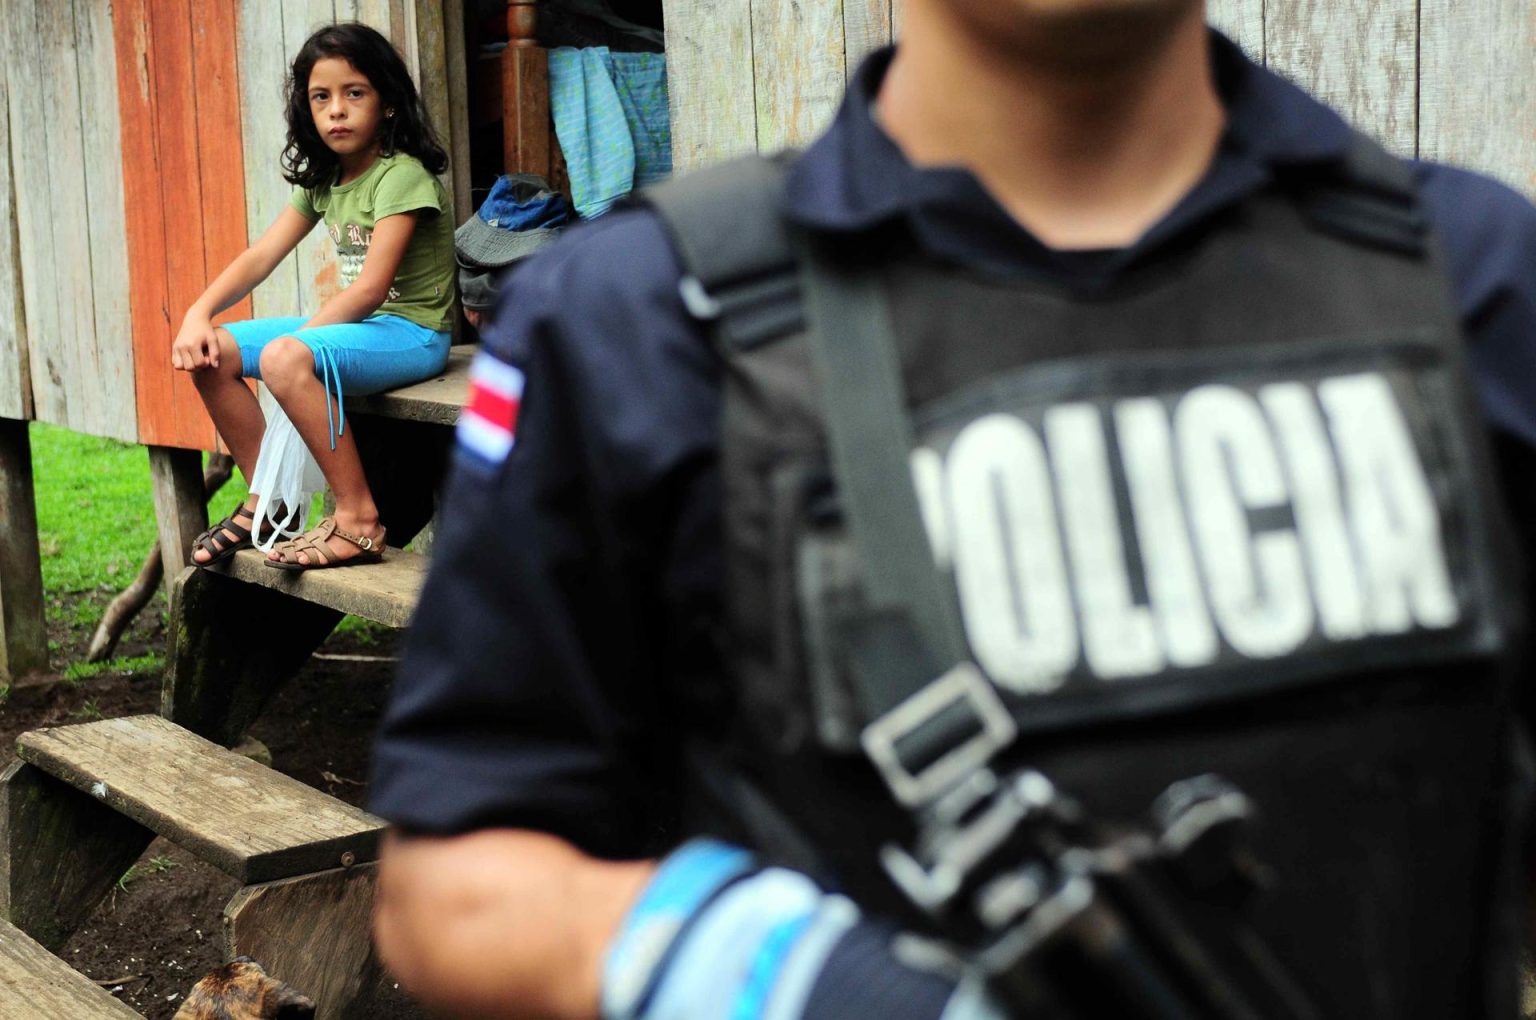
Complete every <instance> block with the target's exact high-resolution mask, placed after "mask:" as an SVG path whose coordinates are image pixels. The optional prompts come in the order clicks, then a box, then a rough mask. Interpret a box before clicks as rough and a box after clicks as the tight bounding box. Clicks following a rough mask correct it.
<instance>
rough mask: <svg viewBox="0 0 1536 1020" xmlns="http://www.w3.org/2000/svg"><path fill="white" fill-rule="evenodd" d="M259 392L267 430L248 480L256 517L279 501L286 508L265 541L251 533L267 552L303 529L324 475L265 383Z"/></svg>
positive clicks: (265, 516) (261, 516) (258, 544)
mask: <svg viewBox="0 0 1536 1020" xmlns="http://www.w3.org/2000/svg"><path fill="white" fill-rule="evenodd" d="M260 391H261V410H262V413H263V414H264V415H265V416H266V419H267V430H266V433H265V434H264V435H263V436H262V437H261V452H260V453H258V454H257V455H256V470H255V472H254V474H253V476H252V477H251V479H250V486H251V491H252V492H254V493H257V494H258V498H257V500H256V520H258V521H264V520H266V519H267V514H268V513H269V512H270V510H271V508H272V507H275V506H277V505H279V504H281V505H282V506H283V507H285V508H286V510H287V514H286V515H285V517H284V518H283V519H282V520H279V521H274V522H273V523H275V524H276V525H277V529H276V530H275V531H273V532H272V533H271V534H270V535H268V536H267V540H266V541H265V542H259V541H256V536H255V535H254V534H253V535H252V536H251V540H252V541H253V542H255V545H256V548H258V549H260V550H261V551H262V552H270V551H271V549H272V547H273V546H274V545H276V544H277V543H278V542H279V541H281V540H284V539H289V538H294V537H296V536H298V535H300V534H302V533H303V532H304V524H305V522H306V521H308V520H309V504H310V501H311V500H312V499H313V498H314V496H315V494H316V493H317V492H320V491H322V490H323V489H324V488H325V475H323V474H321V473H320V465H319V464H317V463H315V458H314V455H313V454H311V453H310V452H309V447H307V446H305V445H304V440H303V439H302V438H300V436H299V432H298V429H296V428H294V427H293V422H291V421H289V420H288V415H287V414H286V413H284V411H283V409H282V407H281V406H279V405H278V403H277V401H276V400H274V399H273V397H272V394H271V393H270V392H268V390H267V388H266V387H265V386H262V387H260ZM261 530H263V531H264V530H265V529H264V528H263V529H261Z"/></svg>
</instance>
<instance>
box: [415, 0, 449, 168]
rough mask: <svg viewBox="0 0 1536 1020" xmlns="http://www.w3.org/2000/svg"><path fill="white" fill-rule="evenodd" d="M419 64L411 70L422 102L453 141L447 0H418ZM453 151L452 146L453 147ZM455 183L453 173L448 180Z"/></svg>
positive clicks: (442, 135)
mask: <svg viewBox="0 0 1536 1020" xmlns="http://www.w3.org/2000/svg"><path fill="white" fill-rule="evenodd" d="M415 40H416V66H415V67H413V68H412V70H411V73H412V74H413V75H414V76H415V79H416V88H417V89H418V90H419V91H420V93H421V102H422V105H423V106H425V107H426V110H427V116H428V117H429V118H431V121H432V126H433V127H434V128H436V129H437V132H438V136H439V137H440V138H441V139H442V140H443V141H445V142H446V141H449V140H450V137H451V136H450V131H451V130H452V127H453V122H454V114H453V110H452V107H451V105H450V104H451V98H450V97H451V88H450V86H449V82H448V25H447V22H446V21H445V20H444V18H443V0H416V36H415ZM450 152H451V147H450ZM444 184H445V185H447V186H451V185H452V184H453V181H452V175H451V174H450V175H449V179H448V180H446V181H445V182H444Z"/></svg>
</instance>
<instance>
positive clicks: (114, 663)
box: [64, 653, 165, 683]
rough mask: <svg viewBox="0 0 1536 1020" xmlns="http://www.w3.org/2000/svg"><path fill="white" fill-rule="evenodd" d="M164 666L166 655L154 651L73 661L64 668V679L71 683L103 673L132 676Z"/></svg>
mask: <svg viewBox="0 0 1536 1020" xmlns="http://www.w3.org/2000/svg"><path fill="white" fill-rule="evenodd" d="M164 667H165V657H164V656H163V655H156V654H154V653H150V654H148V655H133V656H124V657H122V658H117V659H108V660H107V661H105V662H72V663H70V664H69V665H68V666H66V667H65V669H64V679H65V680H66V681H67V682H69V683H79V682H80V681H81V680H89V679H90V678H91V677H93V676H100V675H101V674H102V673H122V674H124V675H126V676H131V675H133V674H134V673H148V672H150V671H151V670H157V669H163V668H164Z"/></svg>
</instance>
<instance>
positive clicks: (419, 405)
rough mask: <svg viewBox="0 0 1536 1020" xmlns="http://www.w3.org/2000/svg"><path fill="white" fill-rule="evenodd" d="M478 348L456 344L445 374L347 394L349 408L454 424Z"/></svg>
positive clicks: (463, 401) (451, 352) (467, 395)
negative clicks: (383, 389)
mask: <svg viewBox="0 0 1536 1020" xmlns="http://www.w3.org/2000/svg"><path fill="white" fill-rule="evenodd" d="M479 349H480V348H479V345H478V344H470V345H467V346H463V347H454V348H452V349H451V350H450V351H449V352H448V367H447V368H446V369H444V370H443V374H442V375H439V376H434V377H433V378H431V379H425V380H423V381H421V382H419V383H412V384H411V385H409V386H402V387H400V388H399V389H397V390H388V391H386V392H384V393H375V394H373V395H372V396H368V397H348V398H347V400H346V408H347V410H348V411H349V412H353V411H355V412H357V413H358V414H374V415H379V416H380V417H384V418H401V419H404V420H406V421H421V422H429V423H431V424H433V425H452V424H453V423H454V422H456V421H458V420H459V411H460V410H461V409H462V408H463V407H464V403H465V401H467V400H468V399H469V363H470V362H471V361H472V360H474V356H475V352H476V351H478V350H479Z"/></svg>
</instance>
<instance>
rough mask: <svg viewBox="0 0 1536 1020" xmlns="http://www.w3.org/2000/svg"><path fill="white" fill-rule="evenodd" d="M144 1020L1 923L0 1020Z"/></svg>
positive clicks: (78, 973)
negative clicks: (50, 1019) (64, 1019)
mask: <svg viewBox="0 0 1536 1020" xmlns="http://www.w3.org/2000/svg"><path fill="white" fill-rule="evenodd" d="M45 1017H59V1018H63V1017H68V1018H69V1020H140V1018H139V1014H137V1013H135V1012H134V1011H133V1010H131V1009H129V1008H128V1007H127V1006H125V1005H123V1004H122V1003H121V1002H118V1001H117V1000H116V999H114V998H112V996H111V995H109V994H108V993H107V992H106V991H104V990H102V989H101V988H100V987H98V986H97V985H96V983H95V982H94V981H92V980H91V979H90V978H88V977H86V976H85V975H84V974H81V973H80V972H79V971H77V970H75V969H74V968H72V967H70V965H69V964H67V963H65V962H64V961H63V960H61V959H59V958H58V957H57V956H54V955H53V954H52V953H50V952H49V951H48V950H46V949H44V948H43V947H42V946H40V945H38V944H37V943H36V942H33V941H32V940H31V939H30V938H28V937H27V936H26V934H25V933H23V932H22V931H20V930H19V929H17V928H16V927H15V926H13V925H12V924H10V923H9V922H8V921H5V920H4V919H0V1020H42V1018H45Z"/></svg>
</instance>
